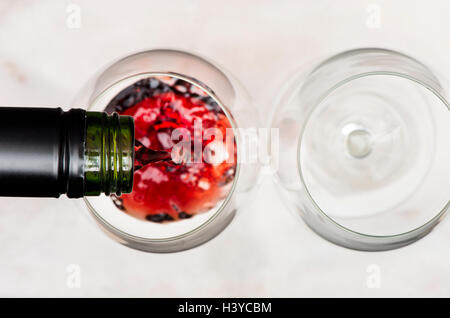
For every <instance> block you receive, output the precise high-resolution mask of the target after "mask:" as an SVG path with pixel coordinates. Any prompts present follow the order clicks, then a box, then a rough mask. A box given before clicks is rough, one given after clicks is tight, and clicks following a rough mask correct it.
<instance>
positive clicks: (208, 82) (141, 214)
mask: <svg viewBox="0 0 450 318" xmlns="http://www.w3.org/2000/svg"><path fill="white" fill-rule="evenodd" d="M73 106H74V107H87V108H88V109H89V110H106V111H108V112H114V111H117V112H119V113H121V114H126V115H130V116H133V117H134V119H135V132H136V136H135V140H136V149H141V147H147V148H149V149H150V148H152V150H167V151H171V150H173V149H175V147H176V144H175V141H174V140H172V139H171V138H172V137H173V134H174V131H176V130H177V129H181V128H186V129H187V130H185V132H187V133H188V134H189V133H190V132H192V131H193V136H192V138H193V139H195V138H196V130H195V129H196V128H195V125H197V120H198V121H199V122H200V128H203V129H205V128H207V127H209V128H214V129H218V130H219V132H220V131H221V132H222V133H225V131H227V132H228V131H231V137H232V138H231V140H232V142H231V147H228V144H227V148H226V149H224V148H220V147H221V146H220V144H219V143H218V144H216V141H217V142H220V141H224V142H225V136H223V140H222V135H221V137H220V138H219V137H217V136H215V137H214V139H208V146H209V148H208V149H209V150H208V151H209V152H208V153H207V152H205V151H206V149H200V151H201V152H200V157H201V155H202V151H203V159H205V156H206V157H208V156H210V155H211V156H212V155H215V156H217V154H218V153H219V154H222V156H223V160H221V161H220V163H215V162H212V163H209V162H204V161H201V163H196V162H192V163H188V164H185V165H181V166H180V165H174V164H172V163H169V162H159V163H155V164H151V165H147V166H144V167H141V166H139V167H138V168H140V169H139V170H137V171H135V174H134V179H135V180H134V187H133V192H132V193H131V194H129V195H122V196H121V197H107V196H101V197H95V198H94V197H92V198H91V197H90V198H86V199H85V203H86V205H87V206H88V208H89V210H90V212H91V214H92V216H93V217H94V219H95V220H96V221H97V223H98V224H99V225H100V227H101V228H102V229H103V230H104V231H105V232H106V233H107V234H109V235H110V236H111V237H113V238H114V239H115V240H117V241H118V242H120V243H122V244H125V245H127V246H129V247H132V248H135V249H139V250H144V251H148V252H176V251H181V250H185V249H189V248H192V247H195V246H197V245H200V244H202V243H204V242H206V241H208V240H210V239H211V238H213V237H215V236H216V235H217V234H218V233H220V232H221V231H222V230H223V229H224V228H225V227H226V226H227V225H228V224H229V223H230V222H231V220H232V219H233V218H234V216H235V214H236V211H237V209H238V208H242V206H243V204H244V203H245V202H248V201H249V196H250V195H251V193H252V191H251V190H252V189H253V186H254V184H255V183H256V178H257V176H258V170H259V167H258V164H257V163H256V162H253V163H248V162H247V163H246V162H242V160H240V159H241V158H242V157H245V154H246V152H248V149H249V148H248V146H249V143H248V142H244V140H243V136H242V135H241V133H240V129H238V128H245V127H257V126H258V120H257V116H256V113H255V112H254V110H253V109H252V108H251V105H250V101H249V98H248V96H247V94H246V92H245V90H244V89H243V88H242V86H241V85H240V84H239V83H238V81H237V80H236V79H234V78H233V77H232V76H231V75H230V74H229V73H227V72H226V71H224V70H223V69H222V68H220V67H218V66H216V64H214V63H212V62H210V61H207V60H206V59H204V58H202V57H199V56H197V55H194V54H191V53H188V52H183V51H176V50H149V51H144V52H140V53H137V54H133V55H129V56H127V57H125V58H123V59H120V60H119V61H117V62H115V63H112V64H111V65H109V66H108V67H106V68H105V69H103V70H102V71H100V72H99V74H98V75H97V76H95V77H94V78H93V79H92V80H91V81H90V82H89V83H88V84H87V85H86V86H85V88H84V89H83V90H82V91H81V93H80V94H79V96H78V97H77V99H76V101H75V103H74V105H73ZM191 126H192V127H194V128H193V129H191V128H192V127H191ZM201 133H202V132H201ZM201 133H200V134H201ZM180 134H181V135H182V134H183V132H181V133H180ZM178 137H180V136H178ZM203 137H204V140H205V139H206V137H205V136H203ZM228 137H229V136H228V134H227V136H226V138H228ZM254 137H255V138H257V136H256V135H255V136H254ZM208 138H209V137H208ZM210 141H211V142H210ZM227 141H228V139H227ZM252 142H256V141H255V140H253V141H252ZM200 144H202V136H201V135H200ZM155 147H156V148H157V149H156V148H155ZM190 148H191V147H190V146H189V148H188V150H190ZM139 153H141V150H139ZM172 153H174V152H172ZM137 154H138V152H137V151H136V155H137ZM196 154H198V151H197V150H195V149H194V151H193V156H195V155H196ZM189 158H190V157H189ZM225 159H227V160H226V161H225ZM229 159H231V161H228V160H229Z"/></svg>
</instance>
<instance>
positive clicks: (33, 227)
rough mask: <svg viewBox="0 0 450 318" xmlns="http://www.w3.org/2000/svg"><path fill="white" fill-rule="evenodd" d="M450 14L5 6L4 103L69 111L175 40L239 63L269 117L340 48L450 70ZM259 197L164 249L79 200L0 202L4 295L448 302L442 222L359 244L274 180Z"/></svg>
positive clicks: (358, 3) (360, 7) (449, 240)
mask: <svg viewBox="0 0 450 318" xmlns="http://www.w3.org/2000/svg"><path fill="white" fill-rule="evenodd" d="M74 8H75V10H78V9H80V18H81V20H80V22H81V24H80V25H76V23H75V24H74V23H73V21H72V20H70V17H69V16H70V14H71V13H73V12H74V11H73V10H74ZM374 8H375V11H377V10H379V12H380V21H379V22H380V23H379V24H378V23H377V21H376V20H375V21H374V20H372V19H371V15H372V14H373V13H374V11H373V10H374ZM449 15H450V2H448V1H444V0H442V1H437V0H435V1H425V0H422V1H406V0H403V1H400V0H398V1H388V0H372V1H366V0H345V1H332V0H314V1H305V0H299V1H256V0H246V1H242V0H228V1H216V0H214V1H211V0H209V1H207V0H204V1H203V0H190V1H181V0H180V1H169V0H168V1H148V0H147V1H133V0H128V1H114V2H113V1H106V0H102V1H92V0H91V1H88V0H73V1H66V0H64V1H61V0H59V1H56V0H55V1H25V0H14V1H12V0H11V1H7V0H1V1H0V105H13V106H64V107H67V106H68V105H70V103H71V101H72V100H73V99H74V96H75V95H76V93H77V92H78V91H79V89H80V87H81V86H82V85H83V84H84V83H85V82H86V80H87V79H88V78H90V76H91V75H92V74H93V73H95V72H96V71H97V70H98V69H99V68H100V67H101V66H103V65H105V64H107V63H109V62H110V61H111V60H114V59H116V58H117V57H121V56H124V55H126V54H129V53H132V52H135V51H139V50H143V49H146V48H153V47H174V48H180V49H185V50H189V51H194V52H197V53H200V54H202V55H204V56H208V57H209V58H211V59H213V60H215V61H217V62H218V63H219V64H221V65H223V66H224V67H226V68H227V69H228V70H231V72H233V73H234V75H235V76H236V77H237V78H239V79H240V81H241V82H242V83H243V84H244V85H245V87H246V88H247V89H248V91H249V92H250V94H251V95H252V97H253V101H254V104H255V105H256V106H257V108H258V110H259V111H260V114H261V117H262V118H263V119H264V121H265V122H267V121H268V120H269V118H268V117H267V113H268V110H269V109H271V107H273V101H274V99H275V97H276V96H277V94H278V93H279V89H280V88H281V87H282V86H283V83H284V81H285V80H286V79H288V78H289V77H290V76H291V75H292V74H294V72H295V70H296V69H298V68H301V67H302V66H304V65H307V64H308V63H310V61H311V60H314V59H317V58H325V57H327V56H330V55H332V54H335V53H338V52H340V51H343V50H347V49H352V48H357V47H374V46H376V47H385V48H390V49H396V50H400V51H402V52H405V53H408V54H411V55H413V56H414V57H416V58H418V59H419V60H421V61H422V62H424V63H426V64H428V65H429V66H430V67H431V68H433V69H436V70H438V72H440V73H441V74H444V75H445V74H447V76H450V58H449V57H450V42H449V41H448V40H449V35H450V19H449ZM257 198H258V199H257V200H255V201H254V202H252V203H251V204H250V206H249V207H248V208H247V209H246V210H245V211H241V212H242V213H240V215H238V217H237V218H236V219H235V221H234V222H233V223H232V224H231V225H230V226H229V227H228V228H227V229H226V230H225V231H224V232H223V233H222V234H221V235H220V236H218V237H217V238H215V239H214V240H212V241H210V242H208V243H207V244H205V245H203V246H201V247H198V248H195V249H193V250H189V251H186V252H182V253H177V254H168V255H157V254H147V253H142V252H138V251H135V250H132V249H129V248H126V247H123V246H121V245H119V244H117V243H115V242H114V241H112V240H110V239H109V238H108V237H106V236H105V235H104V234H103V233H102V232H101V231H100V230H99V229H98V228H97V227H96V226H95V225H94V224H93V222H92V221H91V220H90V219H89V217H88V215H87V212H85V211H84V209H83V203H82V202H80V201H71V200H68V199H65V198H62V199H59V200H56V199H0V296H57V297H78V296H106V297H108V296H126V297H127V296H137V297H141V296H142V297H147V296H153V297H155V296H168V297H170V296H177V297H190V296H203V297H204V296H211V297H214V296H219V297H220V296H233V297H234V296H236V297H252V296H255V297H259V296H275V297H290V296H344V297H345V296H357V297H358V296H363V297H366V296H374V297H381V296H447V297H448V296H450V253H449V252H448V251H449V250H450V224H449V223H448V222H444V223H443V224H441V225H440V226H438V228H437V229H436V230H435V231H433V232H432V233H431V234H430V235H428V236H427V237H426V238H424V239H422V240H420V241H419V242H417V243H415V244H413V245H411V246H408V247H406V248H402V249H399V250H395V251H390V252H382V253H364V252H355V251H351V250H347V249H344V248H340V247H337V246H334V245H332V244H330V243H328V242H326V241H324V240H322V239H321V238H319V237H318V236H316V235H315V234H314V233H313V232H312V231H310V230H309V229H308V228H307V227H306V226H305V225H303V223H302V222H301V221H300V220H298V219H297V218H295V217H294V216H293V215H291V213H290V212H289V211H287V209H286V208H285V207H284V206H283V205H282V202H281V200H280V199H279V198H278V197H277V194H276V192H275V187H274V185H273V183H272V179H271V176H270V175H264V176H263V178H262V185H261V187H260V188H259V190H258V193H257ZM70 264H75V268H76V269H77V270H78V269H79V273H80V281H79V282H80V285H79V286H77V285H73V284H70V283H69V284H68V279H69V280H70V277H69V276H70V275H71V274H70V271H71V270H72V269H73V267H71V265H70ZM374 271H375V272H374ZM374 273H375V274H379V284H375V285H374V284H372V283H371V279H372V278H373V275H374ZM73 287H75V288H73ZM76 287H79V288H76ZM373 287H379V288H373Z"/></svg>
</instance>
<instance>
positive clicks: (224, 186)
mask: <svg viewBox="0 0 450 318" xmlns="http://www.w3.org/2000/svg"><path fill="white" fill-rule="evenodd" d="M170 81H171V82H170ZM106 110H107V111H108V112H113V111H117V112H118V113H119V114H121V115H130V116H133V117H134V120H135V139H136V148H135V151H136V152H135V163H136V166H137V168H139V169H138V170H137V171H135V173H134V184H133V192H132V193H130V194H123V195H122V196H121V197H120V198H113V200H114V202H115V203H116V205H117V206H118V207H119V208H121V209H122V210H124V211H125V212H126V213H128V214H130V215H132V216H135V217H137V218H140V219H146V220H149V221H154V222H164V221H172V220H178V219H184V218H190V217H191V216H193V215H195V214H197V213H201V212H205V211H208V210H210V209H212V208H214V207H215V206H216V205H217V203H218V202H219V201H220V200H222V199H224V198H225V197H226V195H227V194H228V192H229V189H230V186H231V184H232V182H231V181H232V180H233V179H234V174H235V168H236V147H235V145H234V146H233V147H231V149H230V148H228V149H227V152H228V156H229V157H230V158H233V159H234V160H232V162H222V163H220V164H218V165H213V164H210V163H207V162H205V161H204V160H202V162H199V163H193V162H191V163H189V162H188V163H182V164H178V165H177V164H174V163H173V162H171V160H170V159H169V157H168V156H167V154H168V153H169V152H170V151H171V150H172V147H173V146H174V144H175V143H177V142H178V141H172V140H171V133H172V131H173V130H174V129H176V128H185V129H187V130H189V131H190V133H191V136H194V121H195V120H201V123H202V128H203V131H204V129H207V128H217V129H219V130H220V131H221V132H222V135H223V141H222V142H223V143H225V142H226V140H225V136H226V133H227V131H226V129H227V128H231V124H230V122H229V120H228V118H227V117H226V115H225V114H224V113H223V111H222V110H221V108H220V107H219V106H218V105H217V103H216V102H215V101H214V100H213V99H212V98H211V97H209V96H208V95H207V94H206V93H204V92H203V91H201V90H200V89H198V88H197V87H195V86H193V85H191V84H190V83H187V82H185V81H182V80H176V81H174V79H172V78H164V79H163V78H149V79H144V80H141V81H139V82H137V83H135V84H134V85H132V86H130V87H128V88H126V89H125V90H123V91H122V92H121V93H119V94H118V95H117V96H116V97H115V98H114V99H113V100H112V101H111V102H110V104H109V105H108V107H107V108H106ZM228 133H229V131H228ZM201 137H202V136H200V138H201ZM200 140H201V139H200ZM212 141H213V137H212V138H210V139H209V140H202V141H201V143H202V146H203V148H202V149H204V147H205V146H206V145H208V144H209V143H210V142H212ZM193 150H194V148H193V147H192V155H191V158H192V156H194V151H193ZM169 154H170V153H169ZM197 155H198V154H197ZM155 158H156V160H155ZM154 161H157V162H154Z"/></svg>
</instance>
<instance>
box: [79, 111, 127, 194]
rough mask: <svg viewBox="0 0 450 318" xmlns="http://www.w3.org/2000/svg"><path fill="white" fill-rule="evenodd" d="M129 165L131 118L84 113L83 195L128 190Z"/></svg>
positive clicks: (115, 192)
mask: <svg viewBox="0 0 450 318" xmlns="http://www.w3.org/2000/svg"><path fill="white" fill-rule="evenodd" d="M133 168H134V122H133V118H132V117H130V116H119V115H118V114H117V113H113V114H112V115H108V114H107V113H104V112H89V111H88V112H86V141H85V159H84V195H85V196H95V195H100V194H101V193H105V194H106V195H109V194H116V195H121V194H122V193H130V192H131V190H132V188H133Z"/></svg>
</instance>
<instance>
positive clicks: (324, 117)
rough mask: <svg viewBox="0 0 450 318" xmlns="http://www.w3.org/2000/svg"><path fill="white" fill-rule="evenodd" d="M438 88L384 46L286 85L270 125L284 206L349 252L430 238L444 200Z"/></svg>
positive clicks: (446, 147) (447, 153)
mask: <svg viewBox="0 0 450 318" xmlns="http://www.w3.org/2000/svg"><path fill="white" fill-rule="evenodd" d="M444 85H445V86H444ZM445 88H448V86H447V85H446V83H444V82H443V79H442V78H438V76H437V75H436V74H435V73H434V72H432V71H431V70H430V69H429V68H428V67H426V66H425V65H424V64H422V63H420V62H419V61H417V60H415V59H413V58H411V57H409V56H406V55H404V54H401V53H398V52H394V51H389V50H384V49H359V50H353V51H348V52H344V53H342V54H339V55H336V56H333V57H331V58H329V59H328V60H326V61H324V62H323V63H321V64H320V65H318V66H317V67H316V68H314V69H313V70H312V71H310V72H309V73H304V74H302V75H299V76H298V77H296V78H295V79H293V80H292V81H291V82H290V85H288V88H286V91H285V93H284V94H283V96H282V97H281V98H280V102H279V106H278V108H277V110H276V114H275V115H274V119H273V127H276V128H278V129H279V134H280V145H279V147H280V149H281V155H280V169H279V170H278V174H277V181H278V182H279V183H280V184H281V188H282V189H281V193H282V195H283V196H284V197H285V198H286V199H287V201H289V206H290V207H291V208H293V210H294V211H296V213H298V214H300V215H301V216H302V217H303V219H304V221H305V222H306V223H307V224H308V225H309V226H310V228H312V229H313V230H314V231H315V232H317V233H318V234H319V235H321V236H322V237H324V238H326V239H327V240H329V241H331V242H333V243H336V244H339V245H342V246H345V247H348V248H353V249H358V250H368V251H377V250H388V249H393V248H398V247H401V246H404V245H406V244H409V243H412V242H414V241H416V240H417V239H419V238H421V237H423V236H425V235H426V234H427V233H429V232H430V231H431V230H432V229H433V228H434V227H435V225H436V224H438V223H439V221H440V220H441V219H442V217H443V216H444V214H445V212H446V211H447V210H448V207H449V198H450V164H449V163H450V138H449V137H450V111H449V110H450V109H449V104H448V102H447V100H446V92H445Z"/></svg>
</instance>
